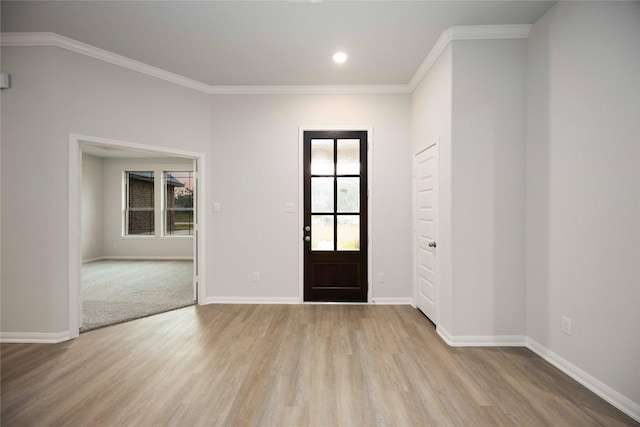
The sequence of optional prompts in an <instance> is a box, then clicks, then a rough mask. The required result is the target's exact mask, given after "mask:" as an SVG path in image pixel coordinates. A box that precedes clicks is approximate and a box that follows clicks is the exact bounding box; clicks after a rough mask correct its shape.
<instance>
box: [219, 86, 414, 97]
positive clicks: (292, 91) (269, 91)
mask: <svg viewBox="0 0 640 427" xmlns="http://www.w3.org/2000/svg"><path fill="white" fill-rule="evenodd" d="M209 93H210V94H214V95H305V94H314V95H330V94H385V93H387V94H388V93H411V90H409V86H408V85H316V86H313V85H311V86H293V85H291V86H288V85H283V86H209Z"/></svg>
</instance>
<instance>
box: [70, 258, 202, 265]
mask: <svg viewBox="0 0 640 427" xmlns="http://www.w3.org/2000/svg"><path fill="white" fill-rule="evenodd" d="M110 259H112V260H123V261H127V260H133V261H193V257H190V256H101V257H98V258H91V259H88V260H85V261H82V263H83V264H85V263H87V262H94V261H104V260H110Z"/></svg>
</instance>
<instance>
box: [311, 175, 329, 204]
mask: <svg viewBox="0 0 640 427" xmlns="http://www.w3.org/2000/svg"><path fill="white" fill-rule="evenodd" d="M311 212H312V213H329V212H331V213H332V212H333V178H319V177H314V178H311Z"/></svg>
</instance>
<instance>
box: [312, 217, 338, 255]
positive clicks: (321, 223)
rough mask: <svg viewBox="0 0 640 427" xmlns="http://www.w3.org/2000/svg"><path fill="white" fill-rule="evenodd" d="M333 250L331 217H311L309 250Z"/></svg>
mask: <svg viewBox="0 0 640 427" xmlns="http://www.w3.org/2000/svg"><path fill="white" fill-rule="evenodd" d="M333 249H334V248H333V215H311V250H313V251H333Z"/></svg>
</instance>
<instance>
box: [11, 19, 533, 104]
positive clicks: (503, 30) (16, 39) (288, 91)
mask: <svg viewBox="0 0 640 427" xmlns="http://www.w3.org/2000/svg"><path fill="white" fill-rule="evenodd" d="M530 31H531V25H475V26H465V27H451V28H448V29H446V30H444V31H443V32H442V34H441V35H440V37H439V38H438V40H437V41H436V43H435V45H434V46H433V48H432V49H431V51H430V52H429V54H428V55H427V57H426V58H425V60H424V61H423V62H422V64H421V65H420V67H419V68H418V70H417V71H416V73H415V74H414V75H413V77H412V79H411V81H410V82H409V84H396V85H310V86H293V85H291V86H289V85H283V86H212V85H208V84H206V83H202V82H199V81H197V80H193V79H190V78H187V77H184V76H181V75H179V74H175V73H171V72H169V71H166V70H163V69H161V68H158V67H154V66H152V65H148V64H145V63H142V62H139V61H136V60H133V59H130V58H127V57H125V56H122V55H117V54H115V53H113V52H109V51H107V50H104V49H100V48H97V47H95V46H92V45H89V44H86V43H82V42H79V41H77V40H74V39H70V38H68V37H64V36H61V35H59V34H55V33H1V34H0V45H1V46H2V47H10V46H55V47H59V48H62V49H66V50H69V51H71V52H75V53H79V54H81V55H85V56H88V57H91V58H94V59H98V60H100V61H104V62H107V63H110V64H113V65H117V66H120V67H123V68H127V69H129V70H132V71H137V72H139V73H142V74H146V75H148V76H151V77H156V78H158V79H162V80H165V81H168V82H171V83H174V84H177V85H180V86H184V87H187V88H190V89H194V90H197V91H199V92H203V93H206V94H209V95H296V94H297V95H306V94H327V95H329V94H402V93H411V92H413V90H414V89H415V88H416V86H418V84H419V83H420V81H421V80H422V79H423V78H424V76H425V75H426V74H427V73H428V72H429V70H430V69H431V67H432V66H433V64H435V62H436V60H437V59H438V57H439V56H440V55H441V54H442V52H443V51H444V50H445V48H446V47H447V46H448V45H449V43H451V42H452V41H455V40H501V39H522V38H527V37H528V36H529V32H530Z"/></svg>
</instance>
